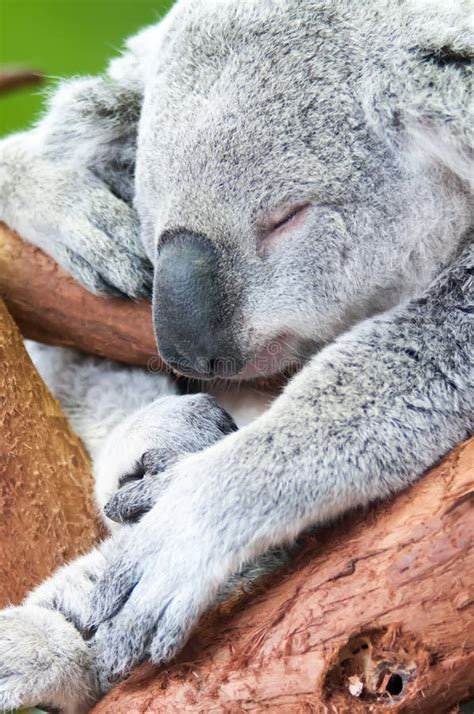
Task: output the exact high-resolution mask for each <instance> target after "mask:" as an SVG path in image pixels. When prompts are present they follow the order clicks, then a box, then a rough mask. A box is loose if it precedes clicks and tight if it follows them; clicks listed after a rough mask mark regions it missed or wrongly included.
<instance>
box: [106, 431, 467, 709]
mask: <svg viewBox="0 0 474 714" xmlns="http://www.w3.org/2000/svg"><path fill="white" fill-rule="evenodd" d="M473 496H474V440H471V441H470V442H467V443H465V444H463V445H461V446H459V447H458V448H457V449H455V450H454V451H453V452H452V453H451V454H450V455H449V456H448V457H447V458H446V459H445V460H444V461H443V462H442V463H441V464H440V465H439V466H438V467H436V468H434V469H433V470H432V471H431V472H430V473H429V474H427V475H426V476H424V477H423V478H422V479H420V481H418V483H416V484H415V485H414V486H412V487H411V488H409V489H408V490H407V491H405V492H404V493H402V494H400V495H399V496H398V497H397V498H395V499H394V500H393V501H392V502H391V503H388V504H387V503H384V504H380V505H378V506H376V507H373V508H372V509H371V510H369V511H368V512H366V513H361V512H358V513H356V514H353V515H352V516H347V517H346V518H344V519H343V520H341V521H339V522H338V523H337V524H336V525H334V526H332V527H327V528H325V529H322V530H321V531H320V532H318V534H317V535H315V536H313V537H311V538H308V543H307V545H306V546H305V547H304V548H303V550H302V552H301V554H300V556H299V558H298V559H297V560H296V562H295V563H293V564H292V566H291V569H290V570H289V571H287V572H286V573H284V574H279V575H276V576H273V577H272V578H271V579H270V580H269V581H268V582H267V583H266V584H265V586H263V585H262V589H261V591H260V592H257V593H254V594H253V595H245V596H242V597H241V598H239V599H238V601H237V602H235V603H234V604H233V606H232V607H231V606H230V605H227V606H226V607H221V608H220V609H218V610H217V611H215V612H214V613H211V614H210V615H208V616H207V618H206V619H205V620H204V621H203V623H202V624H201V626H200V628H199V629H198V631H197V632H196V633H195V635H194V637H193V638H192V640H191V641H190V643H189V644H188V645H187V647H186V649H185V650H184V651H183V653H182V655H181V656H180V657H179V659H178V660H177V661H176V662H175V663H173V664H172V665H170V666H168V667H167V668H163V669H161V670H160V669H157V668H154V667H152V666H151V665H143V666H142V667H141V668H139V669H138V670H136V671H135V672H134V673H133V674H132V676H131V677H130V678H129V679H128V680H127V681H126V682H124V683H122V684H121V685H119V686H118V687H117V688H115V689H114V690H112V692H111V693H110V694H109V695H108V696H107V697H105V698H104V699H103V700H102V702H100V703H99V704H98V705H97V706H96V708H95V709H94V714H145V713H149V714H151V713H154V712H160V714H162V713H163V714H166V713H168V712H170V713H171V712H173V713H174V712H176V713H178V712H179V713H182V712H192V713H193V714H194V713H196V714H198V713H202V714H204V713H205V714H208V713H214V712H216V713H217V712H232V713H233V712H243V711H249V712H273V711H278V712H289V713H291V714H293V713H299V712H314V713H316V714H319V713H321V714H323V713H324V714H328V713H330V712H331V713H334V714H359V713H361V714H362V713H364V714H365V713H367V712H374V713H377V712H384V711H390V712H394V713H395V712H397V713H401V712H405V713H412V712H420V713H421V712H424V713H426V714H443V712H448V711H450V709H452V708H453V706H455V705H456V704H457V703H459V702H462V701H465V700H467V699H469V698H470V697H472V696H473V695H474V548H473V535H474V509H473Z"/></svg>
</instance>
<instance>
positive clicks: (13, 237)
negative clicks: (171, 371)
mask: <svg viewBox="0 0 474 714" xmlns="http://www.w3.org/2000/svg"><path fill="white" fill-rule="evenodd" d="M0 296H2V297H3V298H4V300H5V304H6V305H7V307H8V309H9V311H10V313H11V315H13V317H14V318H15V320H16V322H17V324H18V326H19V327H20V329H21V331H22V333H23V335H24V336H25V337H30V338H31V339H34V340H38V341H39V342H46V343H48V344H53V345H63V346H67V347H76V348H77V349H79V350H83V351H84V352H90V353H92V354H96V355H100V356H102V357H109V358H110V359H114V360H117V361H119V362H127V363H131V364H139V365H144V366H147V365H148V366H150V367H151V368H152V369H156V370H158V369H160V368H161V367H162V362H161V360H160V359H159V357H158V354H157V350H156V345H155V340H154V337H153V328H152V322H151V307H150V304H149V303H147V302H145V301H143V302H139V303H135V302H132V301H131V300H120V299H117V298H102V297H98V296H96V295H91V294H90V293H88V292H87V291H86V290H84V288H82V287H81V286H80V285H78V284H77V283H76V282H74V280H73V279H72V278H71V277H70V276H69V275H67V274H66V273H65V272H64V271H63V270H62V269H61V268H60V267H59V266H58V265H57V264H56V263H55V262H54V261H53V260H52V259H51V258H49V257H48V256H47V255H45V254H44V253H43V252H42V251H40V250H39V249H38V248H35V247H33V246H32V245H30V244H29V243H26V242H24V241H22V240H21V239H20V238H19V237H18V235H17V234H16V233H14V232H13V231H11V230H9V229H8V228H7V227H6V226H5V225H4V224H2V223H0Z"/></svg>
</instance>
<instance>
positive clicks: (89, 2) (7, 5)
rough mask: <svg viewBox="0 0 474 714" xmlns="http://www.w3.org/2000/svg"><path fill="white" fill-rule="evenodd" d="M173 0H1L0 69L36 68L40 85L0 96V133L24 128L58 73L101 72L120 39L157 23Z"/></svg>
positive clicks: (34, 114) (40, 104)
mask: <svg viewBox="0 0 474 714" xmlns="http://www.w3.org/2000/svg"><path fill="white" fill-rule="evenodd" d="M171 4H172V0H0V68H2V67H5V66H7V65H10V66H11V65H15V66H23V67H25V68H28V69H30V68H33V69H38V70H40V71H41V72H43V73H44V75H46V77H47V78H48V79H47V81H45V82H44V83H43V84H42V85H41V86H40V87H32V88H27V89H21V90H16V91H13V92H11V93H9V94H7V95H6V96H2V97H1V98H0V134H2V135H3V134H6V133H9V132H11V131H17V130H18V129H24V128H25V127H27V126H29V125H30V124H31V122H32V120H33V119H34V118H35V117H36V116H38V114H39V113H40V111H41V107H42V103H43V96H42V92H43V90H44V88H45V87H47V86H50V85H51V83H52V82H54V81H55V79H57V78H59V77H71V76H74V75H79V74H96V73H97V72H101V71H102V70H103V69H104V67H105V65H106V63H107V60H108V59H109V58H110V57H112V56H113V55H114V54H117V51H118V50H120V48H121V47H122V45H123V42H124V40H125V39H126V38H127V37H128V36H129V35H131V34H132V33H134V32H135V31H136V30H138V29H140V28H141V27H143V26H144V25H149V24H150V23H152V22H156V21H157V20H158V19H159V18H160V17H161V16H162V15H163V14H164V12H166V10H167V9H168V7H169V6H170V5H171Z"/></svg>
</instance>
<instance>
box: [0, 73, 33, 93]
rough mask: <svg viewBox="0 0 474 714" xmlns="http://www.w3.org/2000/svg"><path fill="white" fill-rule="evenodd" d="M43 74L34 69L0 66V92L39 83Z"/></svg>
mask: <svg viewBox="0 0 474 714" xmlns="http://www.w3.org/2000/svg"><path fill="white" fill-rule="evenodd" d="M42 81H43V75H42V74H41V72H38V71H37V70H35V69H22V68H19V67H2V68H0V94H5V93H6V92H10V91H12V90H13V89H21V88H22V87H30V86H32V85H35V84H41V82H42Z"/></svg>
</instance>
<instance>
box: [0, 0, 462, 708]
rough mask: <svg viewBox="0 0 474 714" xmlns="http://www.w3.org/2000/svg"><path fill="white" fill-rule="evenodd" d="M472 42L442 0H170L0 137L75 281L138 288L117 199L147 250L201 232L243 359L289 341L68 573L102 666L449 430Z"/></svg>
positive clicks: (15, 208)
mask: <svg viewBox="0 0 474 714" xmlns="http://www.w3.org/2000/svg"><path fill="white" fill-rule="evenodd" d="M471 56H472V35H471V28H470V12H469V6H468V3H465V2H463V0H453V2H450V3H446V2H445V3H443V4H441V3H438V2H436V1H435V0H427V1H426V2H409V1H408V0H400V1H399V2H395V0H370V2H364V3H354V2H352V1H350V0H332V1H331V2H322V1H321V2H320V1H319V0H245V1H242V0H221V1H220V2H218V1H217V0H212V1H211V2H209V1H206V2H204V0H195V1H194V2H190V1H188V0H181V1H180V2H178V3H177V5H176V6H175V8H174V10H173V11H172V12H171V13H170V15H169V16H168V17H167V18H166V19H165V20H164V21H163V22H162V23H161V24H160V25H158V26H156V27H153V28H149V29H148V30H146V31H145V32H143V33H142V34H140V35H139V36H138V37H137V38H134V39H133V40H132V41H131V42H130V43H129V46H128V50H127V52H126V53H125V55H124V57H123V58H121V59H120V60H118V61H115V63H113V64H112V65H111V68H110V69H109V72H108V74H107V76H106V77H105V78H104V79H99V80H88V81H91V82H93V83H94V82H95V84H94V87H95V88H96V90H95V91H93V92H91V95H92V97H91V101H90V102H89V101H88V98H87V97H83V99H81V101H76V100H71V95H72V96H73V98H74V97H75V96H76V95H75V94H74V93H75V92H76V89H77V91H78V92H79V94H80V95H81V97H82V96H83V95H82V94H81V91H80V84H79V83H78V84H76V83H71V84H69V85H67V86H66V90H60V94H59V95H58V98H57V99H56V100H54V101H53V105H52V108H51V110H50V112H49V114H48V115H47V116H46V117H45V119H44V120H43V122H42V123H41V124H40V126H39V127H38V128H37V129H36V130H34V131H33V132H32V134H31V135H30V136H29V137H28V136H23V137H13V138H11V139H9V140H7V142H5V144H4V145H3V150H2V158H1V164H0V170H1V171H2V174H1V177H0V181H1V182H2V184H3V187H4V191H3V202H2V211H3V215H4V217H5V218H6V220H7V221H9V222H10V223H11V224H12V225H13V226H14V227H15V228H18V229H19V230H21V231H22V232H23V234H24V235H28V236H29V237H31V239H32V240H33V241H34V242H36V243H37V244H39V245H42V246H43V247H45V248H46V249H48V250H49V251H50V252H51V253H52V254H53V255H55V257H57V258H58V259H59V260H60V261H63V264H64V265H65V266H66V267H67V268H68V269H71V270H73V272H74V274H75V275H76V277H78V279H79V280H82V282H83V283H84V284H86V285H87V286H88V287H89V288H93V289H100V288H101V287H104V286H105V284H107V285H110V286H112V287H113V288H114V289H119V290H120V291H122V292H127V293H128V294H130V295H132V296H133V295H136V294H139V293H140V292H142V291H143V285H144V282H146V280H144V278H143V275H144V274H145V272H146V268H145V266H144V265H143V263H142V262H137V261H142V260H143V256H142V249H141V248H140V247H139V246H138V242H137V238H136V236H137V225H138V222H137V219H136V216H135V214H134V211H135V210H136V211H137V214H138V218H139V224H140V231H141V240H142V242H143V250H144V251H145V252H146V254H147V256H148V259H149V260H150V261H151V262H154V263H155V264H157V263H158V262H159V260H160V246H161V245H162V242H163V240H164V238H166V239H168V238H169V236H170V235H173V231H175V232H176V231H181V232H182V233H183V232H185V233H186V234H194V235H205V236H206V238H207V239H208V240H209V241H211V242H212V244H213V245H214V247H215V249H216V251H217V252H218V254H219V261H218V266H219V267H218V273H217V274H216V281H215V290H217V291H221V295H222V310H223V321H224V323H225V328H226V330H227V331H228V335H229V342H232V343H233V344H237V345H238V347H239V353H240V354H241V355H244V356H245V359H246V361H247V367H248V373H250V374H251V373H254V372H255V369H256V367H255V364H252V363H253V362H254V361H255V360H256V355H257V356H258V355H260V356H261V355H262V354H265V355H266V361H265V364H264V365H263V367H259V369H260V368H261V369H263V371H266V372H267V373H272V372H276V371H278V370H279V369H280V368H281V367H282V366H283V365H288V364H289V363H292V362H295V361H298V362H301V361H306V362H307V364H306V365H305V367H304V368H303V369H302V371H301V372H300V374H298V375H297V376H296V377H295V378H294V379H292V380H291V382H290V384H289V385H288V387H287V388H286V390H285V391H284V393H283V394H282V396H281V397H280V398H279V399H277V400H276V401H275V403H274V404H273V405H272V406H271V408H270V409H269V411H268V412H267V413H266V414H264V415H263V416H262V417H260V418H259V419H257V420H256V421H255V422H254V423H253V424H250V425H248V426H246V427H244V428H242V429H241V430H240V431H238V432H236V433H234V434H230V435H228V436H226V437H225V438H223V439H222V440H220V441H219V442H218V443H217V444H214V445H212V446H210V447H208V448H206V449H205V450H204V451H202V452H200V453H197V454H191V455H189V456H187V457H185V458H184V459H182V460H180V461H179V462H177V463H176V464H174V465H173V466H172V467H171V468H170V469H169V470H168V471H166V472H165V473H164V477H165V478H166V480H167V484H168V485H167V488H166V489H164V490H163V491H161V492H160V494H159V497H158V500H157V501H156V502H155V503H154V505H153V506H152V508H151V510H149V512H148V513H147V514H146V515H145V516H143V518H142V519H141V520H140V522H139V523H137V524H134V525H133V526H126V527H123V528H121V529H120V530H119V532H118V533H117V534H116V536H114V537H113V538H112V540H111V541H110V542H109V543H111V544H112V545H111V546H110V548H111V555H110V558H109V559H107V561H106V564H105V567H104V570H103V572H102V574H101V577H100V578H99V581H98V583H97V585H96V586H95V588H94V590H93V592H92V594H91V596H90V597H91V598H92V601H91V602H92V609H91V614H90V624H92V625H93V626H94V627H96V628H97V632H96V634H95V636H94V638H93V640H92V641H91V651H93V657H94V662H95V666H96V667H97V668H98V672H99V674H98V675H97V676H98V677H99V679H100V680H101V682H102V686H104V684H103V683H104V682H106V681H107V680H108V679H109V678H112V679H114V678H116V677H119V676H122V675H123V674H124V673H126V672H127V671H128V670H129V669H130V667H132V666H133V665H134V664H135V663H136V662H138V661H140V660H142V659H143V658H144V657H151V658H152V659H153V661H155V662H163V661H166V660H168V659H169V658H171V657H172V656H173V655H174V654H175V653H176V652H177V651H178V650H179V648H180V647H181V646H182V644H183V643H184V641H185V640H186V638H187V637H188V636H189V633H190V631H191V630H192V628H193V627H194V625H195V624H196V622H197V620H198V618H199V617H200V615H201V614H202V612H203V611H204V610H205V609H206V608H207V607H208V606H209V604H210V603H211V602H212V601H213V599H214V598H215V597H216V595H217V593H218V592H219V589H220V588H221V587H222V586H223V585H224V584H225V582H226V581H227V579H228V578H229V576H230V575H231V574H233V573H236V572H237V571H238V570H239V569H240V568H241V567H242V566H243V564H244V563H248V562H250V561H254V560H255V559H256V558H258V557H259V556H261V554H263V553H265V552H266V551H267V550H268V549H269V548H271V547H272V546H282V545H284V544H287V543H291V542H293V541H294V539H295V538H296V537H297V536H298V534H299V533H301V532H302V530H304V529H305V528H308V527H311V526H317V525H319V524H321V523H324V522H326V521H328V520H330V519H333V518H335V517H337V516H338V515H339V514H340V513H342V512H344V511H346V510H347V509H350V508H354V507H356V506H359V505H365V504H367V503H369V502H371V501H373V500H376V499H379V498H385V497H388V496H390V495H391V494H393V493H395V492H396V491H398V490H400V489H402V488H404V487H406V486H408V485H409V484H410V483H412V482H413V480H414V479H416V478H417V477H418V476H419V475H420V474H421V473H422V472H423V471H424V470H425V469H426V468H427V467H428V466H430V465H431V464H433V463H434V462H436V461H437V460H438V459H439V458H440V457H441V456H442V455H443V454H444V453H446V452H447V451H448V450H449V449H450V448H452V447H453V446H454V445H455V444H456V443H457V442H459V441H461V440H462V439H464V438H466V436H468V434H470V433H471V432H472V427H473V414H472V397H473V381H472V359H471V352H470V346H471V335H472V320H471V315H472V299H473V288H472V271H473V253H472V234H471V233H469V231H470V228H471V226H472V199H471V192H470V186H469V183H470V181H471V180H472V164H471V161H470V150H471V143H472V141H471V131H472V118H471V116H470V111H471V106H472V101H471V100H472V96H471V69H470V65H469V59H470V57H471ZM68 93H69V94H68ZM130 98H133V99H132V100H131V103H130V105H128V104H127V102H128V100H129V99H130ZM102 100H103V103H102ZM128 106H132V107H135V109H133V111H128V110H127V109H126V108H127V107H128ZM104 107H105V108H104ZM124 107H125V110H124ZM138 114H140V120H139V123H138V125H137V118H138ZM71 115H74V119H75V120H74V122H73V121H72V120H71ZM64 117H67V118H68V119H69V121H68V122H67V128H66V129H65V128H64V126H65V122H64V121H63V119H64ZM73 124H74V127H75V129H74V133H73V134H71V130H70V128H69V127H70V126H72V125H73ZM137 126H138V130H137ZM135 140H136V157H135V161H136V162H135V172H134V173H135V178H134V181H135V183H134V188H133V189H132V188H131V181H130V177H131V174H132V173H133V164H134V146H135V143H134V142H135ZM64 155H67V156H68V157H69V160H70V165H68V166H67V167H65V166H64V161H63V158H64ZM15 167H21V171H18V170H17V168H15ZM117 167H118V169H119V170H118V171H116V169H117ZM12 176H13V177H15V180H14V181H13V180H12ZM44 182H51V183H50V186H52V187H53V189H54V192H53V199H54V200H51V188H49V190H48V196H47V200H46V199H45V198H43V199H42V198H41V196H42V195H43V194H42V193H41V191H42V190H44V186H43V184H44ZM13 183H14V185H13ZM64 186H66V189H67V190H62V189H63V187H64ZM71 186H74V187H75V192H76V195H78V194H79V196H80V198H79V200H78V201H77V202H76V201H75V205H74V206H73V207H71V204H70V198H68V195H69V193H70V187H71ZM107 186H109V187H111V189H112V190H108V188H107ZM5 187H6V188H5ZM114 194H117V195H119V196H120V198H117V196H116V195H114ZM132 194H133V205H134V208H131V207H130V206H129V203H130V200H131V197H132ZM32 195H33V196H34V198H35V200H33V201H32V200H31V196H32ZM96 197H97V198H96ZM117 201H119V202H120V210H119V209H118V205H119V204H117V203H116V202H117ZM291 206H297V207H301V206H305V209H304V211H300V212H299V213H298V216H297V218H296V219H295V220H293V219H290V220H289V221H288V223H287V224H284V225H282V227H281V228H278V229H277V230H272V227H274V226H275V225H276V223H278V220H277V218H278V216H281V215H282V211H283V215H285V213H284V209H286V208H288V207H291ZM71 210H72V211H73V213H72V218H71V220H70V222H69V224H68V225H69V226H70V230H69V231H65V230H64V222H63V218H64V216H65V215H69V213H70V211H71ZM117 216H118V218H117ZM52 227H53V228H54V230H53V231H52ZM91 229H93V231H92V234H91V233H90V231H91ZM99 234H100V235H99ZM125 234H126V235H125ZM91 238H92V240H91ZM71 251H72V253H71ZM109 253H110V260H109V259H108V263H107V274H106V275H104V274H103V270H104V267H103V263H104V260H103V259H104V257H105V256H106V255H108V254H109ZM71 255H73V256H74V260H71V258H70V256H71ZM65 256H66V257H65ZM67 256H69V257H67ZM84 261H86V263H84ZM86 266H87V270H86ZM155 318H156V321H157V327H158V336H160V329H159V328H160V315H159V305H157V306H155ZM178 327H179V325H178ZM177 329H178V328H177ZM272 343H273V344H275V345H276V346H277V347H278V349H277V350H276V353H275V354H273V353H272V359H268V354H269V352H268V348H269V346H271V345H272ZM189 349H190V350H191V351H193V349H194V346H193V345H191V346H190V347H189ZM195 356H199V355H195ZM226 357H227V355H222V358H223V359H225V358H226ZM240 376H241V375H240ZM236 377H237V378H239V375H236ZM144 483H145V482H144ZM144 501H145V503H146V506H147V507H148V506H149V505H150V504H151V502H150V500H149V494H148V493H147V492H146V490H145V491H144ZM114 539H116V541H114ZM114 542H116V545H115V546H114V545H113V543H114ZM0 701H1V700H0ZM6 701H7V703H8V701H9V700H6Z"/></svg>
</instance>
